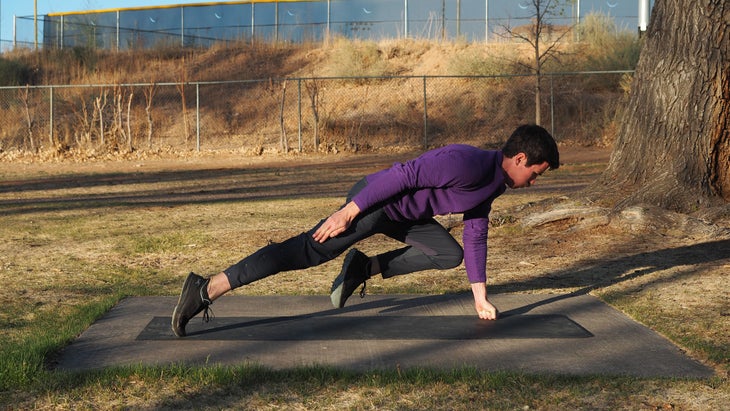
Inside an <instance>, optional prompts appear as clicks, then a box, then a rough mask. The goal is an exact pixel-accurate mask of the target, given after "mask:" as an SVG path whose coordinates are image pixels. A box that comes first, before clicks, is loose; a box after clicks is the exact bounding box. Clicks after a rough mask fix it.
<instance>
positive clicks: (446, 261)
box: [434, 247, 464, 270]
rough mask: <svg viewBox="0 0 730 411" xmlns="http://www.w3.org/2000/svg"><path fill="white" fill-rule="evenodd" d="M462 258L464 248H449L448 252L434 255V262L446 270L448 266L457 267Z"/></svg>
mask: <svg viewBox="0 0 730 411" xmlns="http://www.w3.org/2000/svg"><path fill="white" fill-rule="evenodd" d="M463 260H464V250H463V249H461V247H459V248H454V249H453V250H449V252H448V253H444V254H439V255H438V256H436V257H434V264H436V266H437V267H438V268H439V269H441V270H446V269H449V268H454V267H458V266H459V264H461V262H462V261H463Z"/></svg>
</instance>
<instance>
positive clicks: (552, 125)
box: [550, 73, 555, 138]
mask: <svg viewBox="0 0 730 411" xmlns="http://www.w3.org/2000/svg"><path fill="white" fill-rule="evenodd" d="M553 77H555V76H553V74H552V73H550V134H551V135H552V136H553V138H555V94H554V93H553Z"/></svg>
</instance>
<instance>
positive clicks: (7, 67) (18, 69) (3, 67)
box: [0, 57, 33, 86]
mask: <svg viewBox="0 0 730 411" xmlns="http://www.w3.org/2000/svg"><path fill="white" fill-rule="evenodd" d="M32 77H33V69H32V68H30V67H29V66H27V65H25V64H23V63H21V62H19V61H17V60H7V59H4V58H2V57H0V86H23V85H26V84H31V83H32V82H33V81H32V80H33V79H32Z"/></svg>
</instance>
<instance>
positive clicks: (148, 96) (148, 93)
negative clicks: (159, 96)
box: [142, 83, 157, 148]
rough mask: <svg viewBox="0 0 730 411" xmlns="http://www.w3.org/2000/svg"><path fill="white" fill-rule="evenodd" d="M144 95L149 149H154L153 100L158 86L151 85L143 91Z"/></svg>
mask: <svg viewBox="0 0 730 411" xmlns="http://www.w3.org/2000/svg"><path fill="white" fill-rule="evenodd" d="M142 92H143V93H144V101H145V106H144V111H145V113H146V114H147V148H152V132H153V126H154V121H153V119H152V100H153V99H154V97H155V93H156V92H157V84H156V83H150V84H149V85H148V86H147V87H146V88H144V89H142Z"/></svg>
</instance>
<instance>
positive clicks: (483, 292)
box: [471, 283, 499, 320]
mask: <svg viewBox="0 0 730 411" xmlns="http://www.w3.org/2000/svg"><path fill="white" fill-rule="evenodd" d="M471 292H472V294H474V308H475V309H476V311H477V314H479V318H481V319H482V320H496V319H497V317H499V310H497V307H495V306H494V305H492V303H490V302H489V300H488V299H487V283H473V284H472V285H471Z"/></svg>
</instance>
